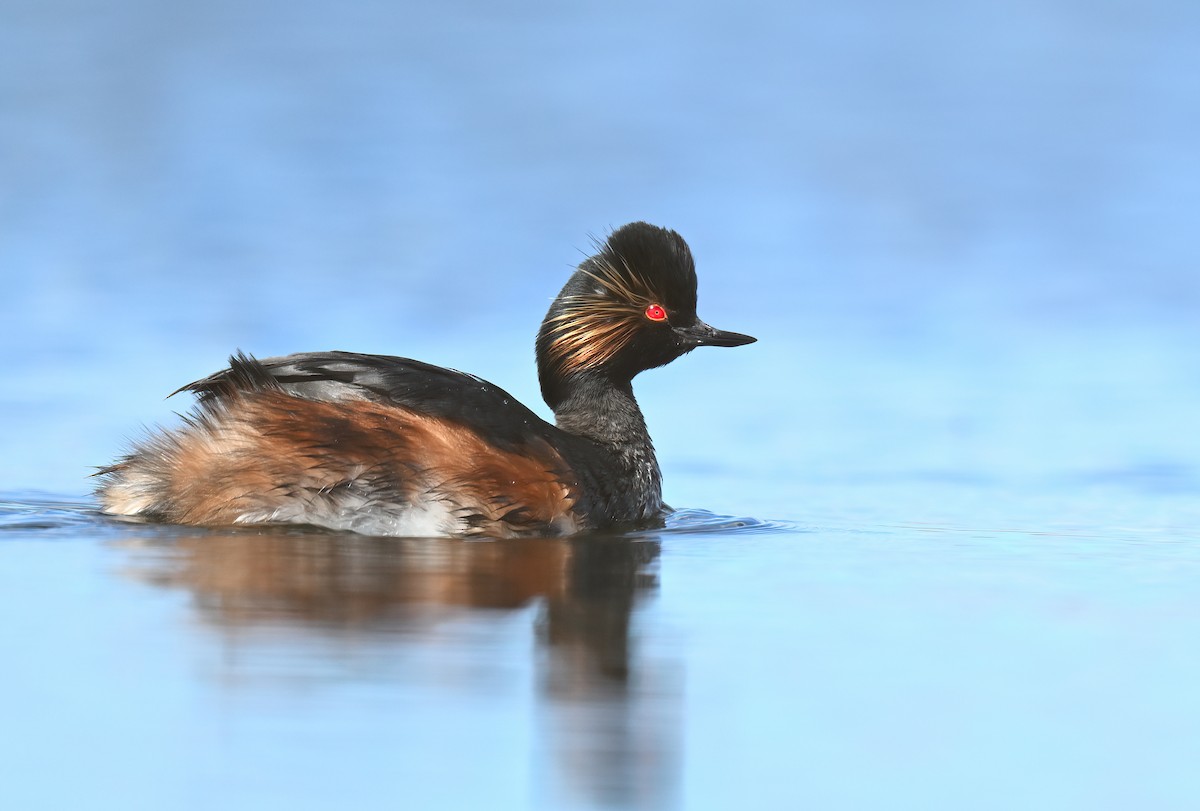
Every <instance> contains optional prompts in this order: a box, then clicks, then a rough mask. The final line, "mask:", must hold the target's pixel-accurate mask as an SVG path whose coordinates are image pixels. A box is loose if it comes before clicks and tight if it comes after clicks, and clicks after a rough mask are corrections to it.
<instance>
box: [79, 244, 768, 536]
mask: <svg viewBox="0 0 1200 811" xmlns="http://www.w3.org/2000/svg"><path fill="white" fill-rule="evenodd" d="M752 341H754V339H753V338H751V337H749V336H747V335H740V334H738V333H735V332H723V331H721V330H717V329H714V328H712V327H710V326H709V325H707V324H705V323H704V322H703V321H701V320H699V318H697V317H696V269H695V264H694V262H693V260H692V254H691V251H690V250H689V249H688V246H687V243H685V242H684V241H683V239H682V238H681V237H680V236H679V235H678V234H676V233H675V232H674V231H668V230H666V229H663V228H657V227H655V226H652V225H648V224H646V223H640V222H639V223H632V224H630V225H626V226H624V227H623V228H620V229H618V230H617V231H616V232H614V233H613V234H612V235H611V236H610V237H609V238H608V240H607V241H606V242H605V243H604V244H602V245H600V246H599V247H598V252H597V253H596V254H595V255H594V256H591V257H589V258H588V259H586V260H584V262H583V263H582V264H580V266H579V268H578V269H577V270H576V271H575V273H574V274H573V275H572V276H571V278H570V280H568V282H567V283H566V285H565V286H564V287H563V289H562V292H561V293H559V295H558V297H557V298H556V299H555V300H554V303H553V304H552V305H551V306H550V311H549V312H548V313H547V314H546V318H545V320H544V321H543V322H542V326H541V329H540V330H539V332H538V336H537V364H538V375H539V378H540V381H541V387H542V395H543V397H544V398H545V400H546V403H547V404H548V405H549V406H550V408H551V409H553V411H554V415H555V420H556V423H557V424H556V425H550V424H549V423H547V422H545V421H544V420H542V419H540V418H539V417H538V416H537V415H536V414H534V413H533V412H532V411H530V410H529V409H527V408H526V407H525V406H523V405H521V404H520V403H518V402H517V401H516V400H515V399H513V397H512V396H511V395H509V394H508V393H507V392H505V391H504V390H502V389H500V388H497V387H496V386H493V385H492V384H491V383H488V382H486V381H484V380H481V379H479V378H477V377H473V376H471V375H468V374H463V373H462V372H457V371H453V370H451V369H443V368H440V367H437V366H430V365H428V364H425V363H421V362H419V361H415V360H408V359H407V358H397V357H390V356H385V355H360V354H356V353H352V352H318V353H310V354H299V355H288V356H287V357H281V358H269V359H266V360H256V359H255V358H252V357H249V356H247V355H243V354H241V353H239V354H237V355H235V356H234V357H233V358H231V359H230V365H229V368H228V369H225V370H223V371H221V372H218V373H217V374H215V375H212V376H211V377H207V378H205V379H203V380H200V381H197V382H195V383H192V384H190V385H187V386H184V387H183V389H181V391H191V392H194V393H195V394H196V395H197V396H198V398H199V403H198V407H197V409H196V411H195V412H194V413H193V414H192V415H190V416H188V417H185V418H184V424H183V425H182V426H181V427H180V428H178V429H175V430H172V431H166V432H161V433H158V434H156V435H154V436H152V437H150V438H149V439H148V440H146V441H145V442H143V443H142V444H141V445H139V446H137V447H136V448H135V449H134V450H133V452H132V453H130V454H129V455H128V456H126V457H125V458H124V459H122V460H121V461H119V462H118V463H117V464H115V465H113V466H112V467H109V468H105V469H104V470H102V471H101V473H100V474H99V475H101V476H102V477H103V482H102V484H101V485H100V487H99V489H98V495H99V498H100V502H101V505H102V508H103V510H104V511H105V512H107V513H110V514H114V515H124V516H135V517H140V518H144V519H151V520H158V521H165V522H170V523H177V524H198V525H227V524H256V523H276V524H278V523H283V524H312V525H317V526H323V527H329V528H332V529H343V530H353V531H356V532H363V533H369V534H376V535H472V534H482V535H492V536H501V537H509V536H516V535H535V534H566V533H571V532H577V531H579V530H582V529H590V528H598V527H606V526H612V525H617V524H624V523H630V522H643V521H648V520H654V519H656V518H658V517H659V516H660V515H661V513H662V512H663V510H664V505H663V502H662V480H661V475H660V472H659V467H658V461H657V460H656V459H655V456H654V446H653V445H652V444H651V442H650V435H649V434H648V433H647V431H646V423H645V421H644V420H643V418H642V412H641V410H640V409H639V408H638V405H637V401H636V400H635V399H634V396H633V389H632V380H633V378H634V376H635V375H637V374H638V373H639V372H641V371H644V370H646V369H651V368H654V367H656V366H662V365H663V364H666V363H670V362H671V361H672V360H674V359H675V358H677V357H679V356H680V355H683V354H685V353H687V352H690V351H691V350H692V349H695V348H696V347H697V346H740V345H742V344H748V343H751V342H752Z"/></svg>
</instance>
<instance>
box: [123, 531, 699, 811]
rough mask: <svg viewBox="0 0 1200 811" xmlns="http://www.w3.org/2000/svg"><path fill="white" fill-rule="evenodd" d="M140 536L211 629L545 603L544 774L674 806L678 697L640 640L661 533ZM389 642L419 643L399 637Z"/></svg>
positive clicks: (383, 625) (337, 626)
mask: <svg viewBox="0 0 1200 811" xmlns="http://www.w3.org/2000/svg"><path fill="white" fill-rule="evenodd" d="M133 540H134V541H135V545H136V546H137V547H139V548H140V549H141V552H142V553H141V554H139V555H137V556H136V557H135V559H134V565H135V567H136V575H137V576H138V577H139V578H140V579H143V580H149V581H151V582H154V583H156V584H159V585H162V586H166V587H171V588H183V589H186V590H188V591H189V592H191V594H192V595H193V598H194V600H195V604H196V605H197V607H198V610H199V612H200V613H201V615H202V617H203V618H204V619H205V620H206V621H207V622H209V623H212V624H215V625H217V626H218V627H220V628H224V629H227V630H231V631H236V630H239V629H243V628H252V627H256V626H265V627H279V626H280V625H284V626H291V627H293V628H297V627H298V628H300V629H305V628H307V629H312V630H314V631H320V632H321V633H322V634H328V633H331V632H332V633H334V634H337V633H341V632H353V633H355V634H359V633H361V632H363V631H371V630H379V631H393V630H400V629H403V630H408V631H412V630H413V629H414V628H417V629H418V633H419V629H420V627H421V624H422V623H427V622H429V621H430V618H431V617H433V618H434V620H435V621H436V620H437V619H438V618H439V615H445V616H448V617H461V616H462V612H463V610H464V609H467V611H468V616H469V614H470V612H471V611H472V610H488V611H492V612H494V611H495V610H504V609H519V608H523V607H526V606H529V605H531V604H534V603H536V604H538V605H539V606H540V609H539V611H538V612H537V620H536V623H535V624H536V628H535V629H531V630H532V631H533V632H534V633H535V634H536V638H537V640H538V644H537V645H536V646H535V648H534V650H535V653H536V657H537V672H538V673H539V685H538V688H539V689H538V694H539V696H540V700H539V701H538V718H537V719H536V720H535V724H536V726H537V728H538V729H539V731H540V732H541V733H542V734H540V735H539V736H538V738H539V742H538V743H539V746H538V748H539V750H543V751H542V752H541V755H540V756H538V757H539V760H540V759H541V757H542V756H544V758H545V760H546V761H547V762H546V763H545V764H544V765H545V766H548V767H549V770H550V772H551V773H549V774H543V775H542V777H544V778H546V779H545V780H544V781H543V782H544V783H546V784H547V786H548V788H547V787H543V788H545V789H546V790H548V791H550V792H552V793H553V794H555V795H560V794H562V793H563V792H567V793H569V794H577V793H579V792H581V791H582V792H583V793H584V794H585V795H591V800H593V801H596V800H599V801H601V802H605V803H608V802H617V803H619V804H623V805H626V806H641V805H656V806H659V807H661V806H663V805H664V804H670V800H669V798H668V795H670V794H673V791H672V790H671V787H672V786H673V784H674V782H675V780H674V772H675V767H676V765H677V764H678V760H679V758H678V752H677V751H675V750H676V749H677V747H678V738H679V730H678V719H677V718H676V717H675V715H676V713H674V712H673V711H672V709H673V708H674V707H675V706H676V703H675V702H676V701H677V698H678V697H677V693H676V694H675V699H674V700H668V701H667V704H668V705H669V707H667V710H666V711H664V702H663V692H664V691H663V690H662V689H661V688H662V686H663V685H662V682H663V680H664V676H663V675H662V673H649V674H648V673H644V672H639V666H640V663H639V658H638V655H637V652H636V646H634V645H632V644H631V635H630V624H631V618H632V617H634V615H635V608H636V606H637V605H638V603H639V601H640V600H641V599H642V598H643V597H644V596H645V595H647V594H649V593H652V592H653V591H654V590H655V589H656V588H657V580H656V577H655V575H654V574H653V572H652V571H651V567H652V566H653V564H654V562H655V561H656V559H657V557H658V553H659V544H658V542H657V541H656V540H653V539H646V538H634V537H628V536H620V535H599V534H596V535H587V536H577V537H574V538H568V539H551V538H531V539H513V540H503V541H461V540H449V539H411V538H370V537H363V536H357V535H348V534H333V533H318V532H304V531H295V530H290V531H282V530H281V531H278V532H260V533H251V532H228V533H221V532H195V533H185V534H181V535H177V536H175V537H171V538H166V539H164V538H162V537H161V536H158V535H156V536H152V538H151V540H150V541H149V542H147V540H146V539H145V538H144V537H142V538H139V539H133ZM385 639H386V640H387V642H386V644H395V645H402V644H404V641H403V637H398V636H396V635H395V634H389V635H387V636H386V637H385ZM666 678H670V676H669V675H668V676H667V677H666ZM647 683H654V684H655V691H654V695H653V696H652V697H648V696H647V695H646V694H645V691H644V690H642V689H641V688H640V686H639V685H645V684H647ZM672 692H673V691H670V690H667V691H666V693H668V694H671V693H672ZM652 705H653V706H652ZM537 771H545V770H537ZM557 799H565V798H561V797H557Z"/></svg>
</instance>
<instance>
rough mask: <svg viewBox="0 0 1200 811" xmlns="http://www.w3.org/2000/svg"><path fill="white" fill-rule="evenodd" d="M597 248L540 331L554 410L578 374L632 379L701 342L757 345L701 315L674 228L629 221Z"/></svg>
mask: <svg viewBox="0 0 1200 811" xmlns="http://www.w3.org/2000/svg"><path fill="white" fill-rule="evenodd" d="M597 248H598V250H597V253H596V254H595V255H594V256H590V257H588V258H587V259H585V260H584V261H583V263H582V264H580V265H579V268H578V270H576V271H575V273H574V274H573V275H572V276H571V278H570V279H569V280H568V281H567V283H566V285H565V286H564V287H563V289H562V292H561V293H559V294H558V297H557V298H556V299H555V300H554V303H553V304H551V305H550V311H549V312H548V313H546V318H545V320H544V321H543V322H542V327H541V329H540V330H539V331H538V337H537V359H538V376H539V378H540V379H541V384H542V396H543V397H544V398H545V400H546V402H547V404H549V406H550V407H551V408H555V407H557V405H558V403H559V402H560V401H561V400H562V399H563V397H564V396H565V391H564V388H563V386H564V383H565V382H566V381H567V380H568V379H569V378H570V377H572V376H574V375H583V374H588V373H591V374H599V375H604V376H606V377H608V378H609V379H611V380H612V381H613V382H614V383H616V384H618V385H620V384H627V383H628V382H629V381H630V380H632V379H633V376H634V375H636V374H637V373H638V372H641V371H643V370H645V369H653V368H654V367H656V366H662V365H663V364H666V363H670V362H671V361H673V360H675V358H677V357H679V356H680V355H683V354H685V353H687V352H690V351H692V350H693V349H695V348H696V347H698V346H741V345H743V344H748V343H753V342H754V340H755V339H754V338H751V337H750V336H749V335H741V334H739V333H736V332H725V331H723V330H719V329H714V328H713V327H710V326H709V325H708V324H705V323H704V322H703V321H701V320H700V319H699V318H697V317H696V264H695V262H694V261H693V260H692V252H691V250H689V249H688V246H687V243H686V242H684V241H683V237H681V236H679V234H677V233H675V232H674V231H669V230H667V229H665V228H658V227H656V226H653V225H650V224H648V223H644V222H635V223H630V224H629V225H625V226H622V227H621V228H618V229H617V230H616V231H614V232H613V234H612V235H611V236H610V237H609V238H608V240H607V241H606V242H604V243H603V244H601V245H598V246H597Z"/></svg>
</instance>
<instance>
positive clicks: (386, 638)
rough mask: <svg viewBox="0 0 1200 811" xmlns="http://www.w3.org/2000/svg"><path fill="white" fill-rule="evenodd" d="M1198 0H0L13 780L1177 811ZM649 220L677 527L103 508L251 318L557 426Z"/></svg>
mask: <svg viewBox="0 0 1200 811" xmlns="http://www.w3.org/2000/svg"><path fill="white" fill-rule="evenodd" d="M1198 9H1200V6H1197V5H1196V4H1195V3H1188V2H1170V0H1149V2H1147V1H1146V0H1141V1H1140V2H1137V3H1133V2H1130V3H1125V2H1104V3H1094V2H1088V3H1082V2H1074V0H1048V2H1038V3H1016V4H1013V3H1011V2H1005V3H999V2H997V3H990V2H983V3H972V4H965V5H964V4H961V3H950V2H942V1H941V0H918V1H917V2H914V3H906V4H895V3H883V2H870V0H851V2H845V3H838V4H833V5H830V4H825V5H820V6H805V5H803V4H800V5H797V4H781V3H768V2H762V3H759V2H750V3H742V4H738V5H737V6H736V7H735V6H729V5H723V4H719V3H712V2H698V3H687V4H676V3H646V2H640V1H639V2H637V3H633V2H622V1H620V0H618V1H617V2H606V3H603V4H598V3H596V4H593V3H587V2H584V3H574V4H569V5H562V6H560V7H554V8H551V7H549V6H544V5H538V4H530V3H521V2H517V3H515V4H508V5H506V6H505V7H504V8H500V7H497V6H495V5H494V4H484V3H474V2H471V1H470V0H461V1H458V2H448V3H442V4H426V5H424V6H420V7H417V6H412V5H406V4H404V3H399V4H397V3H382V2H370V0H368V2H362V3H355V4H350V5H349V6H348V5H346V4H340V3H330V2H320V1H319V2H314V3H305V4H300V5H296V4H284V3H278V2H272V0H254V2H245V0H238V1H237V2H233V0H215V2H210V3H205V4H199V5H196V4H193V5H192V6H187V7H185V6H183V5H179V4H162V3H150V2H144V0H117V2H112V3H107V4H105V5H104V6H103V7H101V6H95V7H93V6H91V5H89V4H88V3H85V2H81V1H80V0H47V2H41V3H37V4H28V3H24V4H22V3H19V2H16V3H14V2H0V348H2V349H3V350H4V351H5V355H4V367H3V373H0V656H2V657H3V661H4V667H2V668H0V729H3V734H2V735H0V808H4V809H42V808H45V809H63V808H88V809H108V808H112V809H118V808H119V809H163V808H168V809H208V808H222V809H255V811H258V809H264V808H283V807H286V808H291V809H325V808H355V809H359V808H361V809H373V808H397V807H400V808H420V809H437V808H447V809H461V808H531V807H532V808H545V809H556V810H557V809H598V808H609V809H642V808H645V809H661V808H687V809H731V808H747V809H774V808H781V809H783V808H789V809H790V808H806V807H807V808H847V809H862V808H888V809H893V808H913V809H935V808H936V809H963V808H972V809H974V808H997V809H1000V808H1003V809H1011V808H1047V809H1065V808H1072V809H1089V811H1090V810H1091V809H1101V808H1112V809H1127V808H1155V809H1160V808H1171V809H1174V808H1178V809H1192V808H1195V807H1197V805H1200V776H1198V775H1200V771H1198V770H1197V768H1196V763H1197V759H1198V757H1200V732H1198V731H1197V730H1200V691H1198V690H1197V685H1198V684H1200V644H1198V642H1197V640H1198V639H1200V589H1197V583H1200V431H1197V430H1196V429H1197V414H1198V413H1200V351H1198V350H1197V347H1200V318H1197V313H1198V312H1200V274H1198V273H1197V268H1198V267H1200V248H1198V244H1200V243H1197V241H1196V239H1195V222H1194V220H1195V212H1196V211H1198V210H1200V142H1198V141H1197V138H1196V133H1197V132H1200V106H1197V104H1196V85H1195V77H1196V76H1198V75H1200V50H1198V49H1197V48H1196V47H1195V42H1196V36H1195V32H1196V31H1197V30H1200V13H1198ZM633 219H647V220H650V221H653V222H656V223H659V224H662V225H667V226H670V227H673V228H676V229H678V230H679V231H680V232H681V233H682V234H683V235H684V236H685V237H686V238H687V239H688V240H689V242H690V244H691V245H692V248H693V250H694V252H695V254H696V256H697V260H698V266H699V273H700V313H701V315H702V317H704V318H705V320H707V321H709V322H710V323H713V324H714V325H717V326H719V327H722V328H726V329H732V330H737V331H742V332H747V333H750V334H753V335H756V336H757V337H758V338H759V339H760V340H759V343H757V344H754V345H753V346H749V347H744V348H739V349H736V350H717V349H712V350H707V351H704V350H701V351H699V352H697V353H695V354H694V355H692V356H689V357H687V358H684V359H682V360H680V361H679V362H678V363H676V364H673V365H672V366H671V367H669V368H667V369H662V370H655V371H653V372H650V373H647V374H645V375H643V376H642V377H641V378H639V380H638V381H637V393H638V397H639V400H640V402H641V403H642V405H643V407H644V409H645V411H646V414H647V421H648V423H649V425H650V428H651V432H652V434H653V436H654V439H655V443H656V447H657V448H658V451H659V456H660V460H661V462H662V465H663V470H664V481H665V495H666V498H667V500H668V501H669V502H670V503H671V504H674V505H675V506H677V507H681V508H685V509H681V510H680V511H679V512H678V513H676V514H675V515H674V516H673V517H672V519H671V520H670V522H669V523H668V525H667V526H666V527H665V528H663V529H661V530H658V531H648V532H642V533H638V534H635V535H592V536H582V537H578V538H571V539H544V540H524V541H515V542H514V541H504V542H500V541H473V542H464V541H456V540H445V539H373V538H363V537H356V536H347V535H338V534H331V533H311V532H305V531H301V530H296V531H290V532H284V531H268V532H250V531H244V532H237V533H229V532H218V531H195V530H185V529H180V528H171V527H156V526H148V525H137V524H125V523H119V522H115V521H111V520H107V519H104V518H102V517H100V516H98V515H97V514H95V512H94V505H93V503H92V502H91V501H90V497H89V496H88V491H89V486H90V485H89V482H88V480H87V478H86V477H87V474H88V473H89V472H91V470H92V466H95V465H101V464H104V463H106V462H108V461H110V460H111V459H112V458H113V457H114V455H116V454H118V453H119V452H120V451H121V449H122V448H123V446H124V445H125V443H126V441H127V440H128V439H129V438H131V437H135V436H137V434H138V432H139V430H141V428H140V426H143V425H152V424H155V423H168V424H170V423H172V421H174V420H175V419H176V418H175V417H174V416H173V415H172V412H173V411H180V410H185V409H186V408H187V407H188V403H187V402H186V401H183V400H182V398H179V399H177V400H171V401H164V400H163V399H162V398H163V396H164V395H165V394H166V393H167V392H169V391H171V390H173V389H175V388H176V387H178V386H179V385H181V384H183V383H186V382H188V381H189V380H194V379H197V378H199V377H201V376H203V375H205V374H208V373H209V372H212V371H214V370H215V369H217V368H219V367H220V366H221V365H222V364H223V363H224V361H225V358H226V357H227V356H228V354H229V353H230V352H231V351H233V350H234V349H236V348H241V349H244V350H246V351H249V352H253V353H255V354H259V355H263V356H267V355H276V354H284V353H287V352H294V351H309V350H324V349H349V350H357V351H367V352H385V353H390V354H400V355H407V356H412V357H417V358H421V359H424V360H427V361H430V362H434V363H440V364H445V365H449V366H453V367H456V368H462V369H464V370H466V371H470V372H472V373H475V374H479V375H481V376H483V377H485V378H487V379H489V380H491V381H493V382H495V383H497V384H498V385H500V386H503V387H504V388H505V389H507V390H508V391H510V392H511V393H512V394H513V395H514V396H516V397H518V398H519V399H520V400H522V401H523V402H525V403H528V404H531V405H535V406H536V407H538V408H541V405H540V401H539V397H538V390H537V383H536V377H535V374H534V370H533V368H532V339H533V334H534V332H535V330H536V326H537V324H538V322H539V320H540V319H541V317H542V315H543V314H544V312H545V308H546V306H547V304H548V303H549V300H550V298H551V296H552V295H553V294H554V292H555V291H557V290H558V289H559V287H560V286H561V284H562V282H563V281H564V279H565V278H566V275H567V273H568V271H569V269H570V268H571V267H572V266H573V265H574V264H575V263H576V262H578V260H579V258H580V256H581V252H582V251H585V250H586V249H587V247H588V234H589V233H595V234H603V233H604V232H605V230H606V229H607V228H608V227H610V226H616V225H619V224H621V223H623V222H626V221H629V220H633ZM542 413H545V412H544V411H543V412H542Z"/></svg>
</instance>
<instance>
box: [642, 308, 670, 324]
mask: <svg viewBox="0 0 1200 811" xmlns="http://www.w3.org/2000/svg"><path fill="white" fill-rule="evenodd" d="M646 317H647V318H649V319H650V320H651V321H666V320H667V311H666V310H664V309H663V308H662V307H660V306H659V305H657V304H651V305H650V306H649V307H647V308H646Z"/></svg>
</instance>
